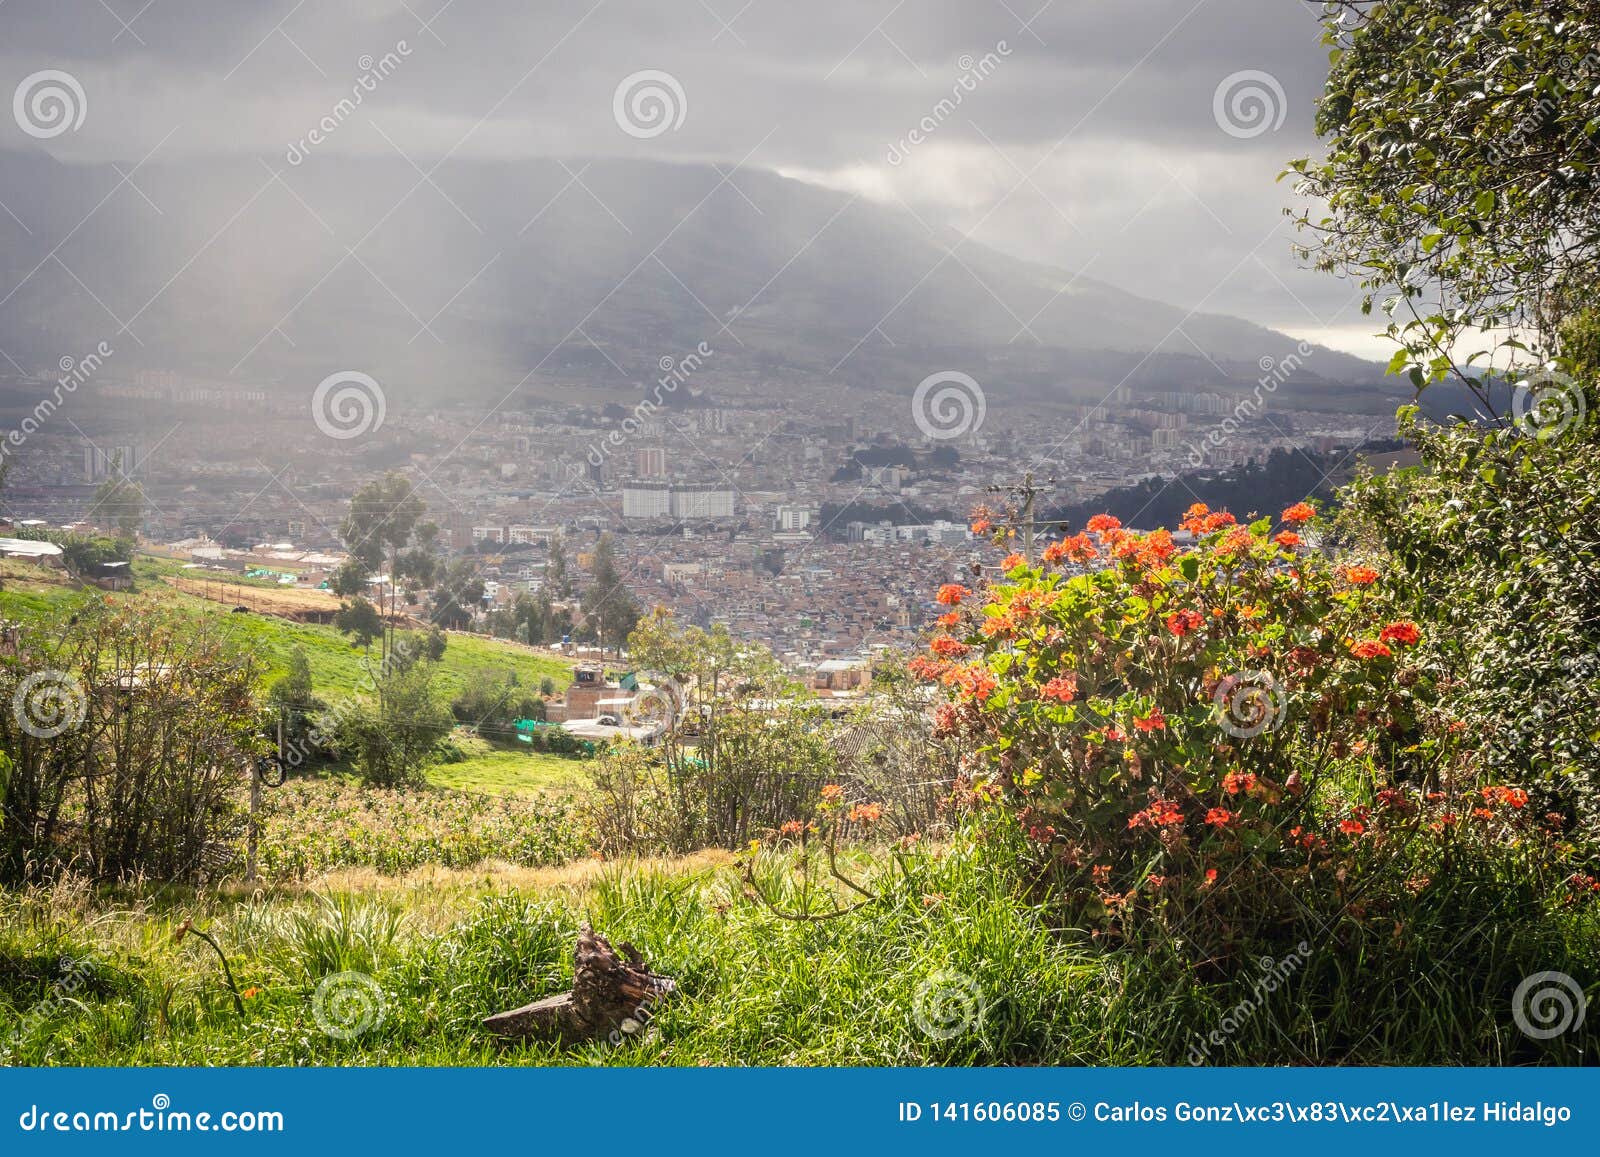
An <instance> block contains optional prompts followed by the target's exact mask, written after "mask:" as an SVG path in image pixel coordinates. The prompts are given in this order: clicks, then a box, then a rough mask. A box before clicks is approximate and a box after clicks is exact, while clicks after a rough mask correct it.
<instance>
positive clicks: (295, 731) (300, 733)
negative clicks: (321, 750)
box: [267, 646, 327, 751]
mask: <svg viewBox="0 0 1600 1157" xmlns="http://www.w3.org/2000/svg"><path fill="white" fill-rule="evenodd" d="M267 702H268V703H269V704H270V705H271V706H272V708H273V710H274V712H275V718H274V719H273V720H272V725H271V726H272V738H273V739H276V737H277V727H278V720H279V719H281V720H282V721H283V738H284V743H285V746H286V747H287V748H290V749H292V750H295V751H303V750H305V749H306V748H307V747H308V746H310V744H309V742H308V740H309V737H310V735H311V733H312V731H313V730H314V720H315V718H316V717H317V715H319V714H320V713H321V712H322V711H324V710H326V708H327V704H326V703H324V702H323V701H322V700H321V699H319V698H318V697H317V693H316V689H315V686H314V684H313V682H312V678H311V660H310V659H308V658H307V657H306V652H305V648H304V647H300V646H296V647H295V649H294V650H293V651H291V652H290V653H289V670H288V671H287V672H285V673H284V675H283V676H282V677H281V678H279V679H278V680H277V681H276V682H274V683H273V684H272V686H271V687H270V688H268V689H267Z"/></svg>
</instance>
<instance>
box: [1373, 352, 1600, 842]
mask: <svg viewBox="0 0 1600 1157" xmlns="http://www.w3.org/2000/svg"><path fill="white" fill-rule="evenodd" d="M1556 389H1557V392H1558V393H1562V394H1565V395H1566V396H1567V397H1568V398H1569V399H1571V401H1573V402H1574V403H1575V404H1576V405H1577V406H1578V407H1580V409H1579V411H1578V412H1579V413H1580V414H1581V413H1583V412H1584V410H1587V411H1588V412H1590V413H1592V412H1593V407H1594V405H1595V400H1596V399H1595V397H1594V396H1593V394H1592V391H1590V390H1588V388H1587V387H1586V386H1585V385H1584V384H1583V382H1582V381H1581V380H1580V379H1576V378H1574V379H1568V380H1566V381H1565V382H1562V383H1559V384H1557V386H1556ZM1405 418H1406V421H1405V429H1406V432H1407V434H1408V436H1410V437H1411V438H1412V439H1413V440H1415V442H1416V444H1417V446H1418V448H1419V449H1420V450H1421V452H1422V458H1423V466H1422V468H1421V469H1419V470H1416V471H1408V472H1405V473H1403V474H1391V475H1388V476H1385V477H1380V478H1374V477H1365V478H1362V479H1359V480H1358V481H1357V482H1356V483H1355V484H1354V485H1353V486H1352V487H1351V488H1350V491H1349V502H1350V509H1349V511H1348V513H1347V514H1346V515H1345V523H1346V525H1347V526H1348V527H1349V529H1350V533H1351V534H1352V535H1354V536H1356V537H1357V538H1358V539H1359V540H1360V541H1364V542H1369V543H1370V544H1371V546H1372V549H1373V550H1374V551H1375V552H1378V553H1379V554H1380V555H1381V557H1382V558H1383V559H1384V560H1385V562H1386V564H1387V566H1386V570H1387V571H1388V573H1390V575H1391V576H1392V581H1393V583H1394V585H1395V586H1396V588H1397V589H1398V590H1399V591H1400V592H1401V593H1402V594H1403V596H1404V597H1405V598H1407V599H1408V600H1409V601H1410V603H1411V604H1412V605H1413V606H1414V607H1416V609H1417V612H1418V615H1419V617H1423V618H1424V621H1425V622H1427V623H1428V625H1429V628H1430V629H1429V632H1428V636H1429V637H1428V639H1427V640H1426V642H1425V644H1424V651H1425V653H1426V654H1428V656H1429V662H1430V663H1431V664H1432V665H1434V666H1436V667H1438V668H1439V669H1441V670H1443V671H1445V672H1447V673H1448V676H1449V707H1450V712H1451V714H1452V716H1453V717H1454V718H1455V719H1456V720H1457V721H1458V722H1459V724H1460V725H1461V727H1462V728H1463V729H1464V730H1465V731H1466V732H1467V733H1468V734H1470V735H1472V736H1473V739H1474V758H1475V759H1476V761H1477V762H1478V763H1479V765H1480V766H1481V767H1482V769H1483V774H1484V775H1485V776H1486V777H1489V778H1492V779H1511V780H1514V781H1522V780H1526V781H1528V782H1531V783H1532V782H1536V783H1543V784H1547V785H1549V787H1550V788H1551V790H1552V791H1553V792H1555V793H1556V795H1557V796H1559V797H1560V806H1561V808H1562V809H1563V810H1564V811H1567V812H1569V813H1571V814H1573V815H1574V816H1576V814H1577V813H1578V812H1579V811H1580V810H1581V812H1582V813H1583V815H1584V817H1585V820H1586V823H1587V824H1589V825H1590V826H1591V830H1592V825H1593V824H1594V823H1595V822H1596V821H1597V820H1600V732H1597V731H1596V728H1595V718H1596V716H1597V715H1600V660H1597V659H1596V655H1597V654H1600V618H1597V615H1596V610H1597V608H1600V568H1597V566H1596V550H1597V549H1600V437H1597V436H1596V434H1595V432H1594V430H1593V428H1592V424H1590V423H1586V422H1583V421H1577V422H1572V423H1570V424H1568V425H1566V426H1565V427H1562V428H1551V429H1547V430H1546V431H1545V432H1544V433H1543V434H1541V435H1538V436H1530V434H1529V433H1528V432H1526V431H1525V430H1524V429H1522V428H1519V427H1516V426H1513V427H1507V428H1500V429H1495V428H1489V429H1483V428H1478V427H1472V426H1465V425H1457V426H1449V427H1433V428H1430V427H1425V426H1423V425H1421V424H1420V423H1418V422H1417V421H1416V419H1415V416H1414V414H1407V415H1405Z"/></svg>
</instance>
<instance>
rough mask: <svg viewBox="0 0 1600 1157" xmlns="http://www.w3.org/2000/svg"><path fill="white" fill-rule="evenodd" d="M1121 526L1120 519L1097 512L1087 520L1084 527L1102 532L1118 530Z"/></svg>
mask: <svg viewBox="0 0 1600 1157" xmlns="http://www.w3.org/2000/svg"><path fill="white" fill-rule="evenodd" d="M1121 527H1122V520H1121V519H1120V518H1117V517H1116V516H1114V515H1110V514H1097V515H1095V516H1094V517H1093V518H1091V519H1090V520H1089V522H1088V525H1087V526H1086V527H1085V529H1086V530H1090V531H1093V532H1094V533H1096V534H1104V533H1105V532H1106V531H1108V530H1119V529H1121Z"/></svg>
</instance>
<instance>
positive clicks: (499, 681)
mask: <svg viewBox="0 0 1600 1157" xmlns="http://www.w3.org/2000/svg"><path fill="white" fill-rule="evenodd" d="M450 711H451V713H452V714H453V715H454V716H455V717H456V720H457V721H458V722H460V723H463V724H466V725H467V726H469V727H473V728H475V729H477V730H478V732H479V733H487V734H489V735H490V736H491V737H492V738H496V739H503V738H506V737H507V733H508V732H509V731H510V729H511V727H512V725H513V724H514V723H516V721H517V720H519V719H543V718H544V701H543V700H542V699H540V698H539V697H538V696H537V695H534V694H533V693H531V692H530V691H529V690H528V689H527V688H526V687H523V686H522V685H521V683H520V681H519V680H518V679H517V674H516V672H515V671H511V672H507V673H501V672H499V671H496V670H493V669H486V670H480V671H474V672H473V673H472V675H471V677H470V678H468V680H467V682H466V686H464V687H463V688H462V689H461V691H460V693H459V694H458V695H457V696H456V697H455V699H454V700H453V701H452V702H451V704H450Z"/></svg>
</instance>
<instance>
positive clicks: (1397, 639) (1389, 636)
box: [1378, 620, 1422, 647]
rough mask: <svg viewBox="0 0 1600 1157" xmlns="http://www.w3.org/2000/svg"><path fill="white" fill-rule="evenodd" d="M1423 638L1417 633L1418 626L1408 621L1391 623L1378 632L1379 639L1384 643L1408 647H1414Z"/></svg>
mask: <svg viewBox="0 0 1600 1157" xmlns="http://www.w3.org/2000/svg"><path fill="white" fill-rule="evenodd" d="M1421 637H1422V635H1421V634H1420V633H1419V632H1418V631H1417V624H1415V623H1413V622H1408V621H1406V620H1401V621H1400V622H1398V623H1390V624H1389V625H1388V626H1387V627H1385V628H1383V630H1381V631H1379V632H1378V638H1379V639H1380V640H1382V641H1383V642H1385V643H1403V644H1405V645H1406V646H1408V647H1410V646H1413V645H1414V644H1415V643H1416V642H1417V640H1418V639H1420V638H1421Z"/></svg>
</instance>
